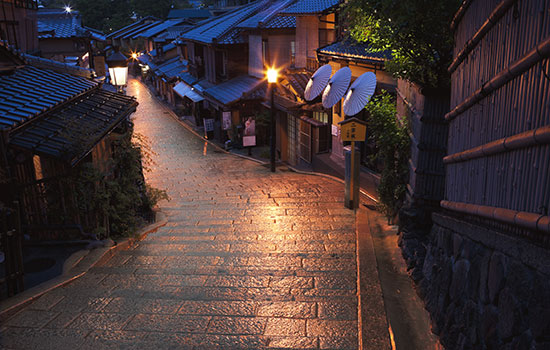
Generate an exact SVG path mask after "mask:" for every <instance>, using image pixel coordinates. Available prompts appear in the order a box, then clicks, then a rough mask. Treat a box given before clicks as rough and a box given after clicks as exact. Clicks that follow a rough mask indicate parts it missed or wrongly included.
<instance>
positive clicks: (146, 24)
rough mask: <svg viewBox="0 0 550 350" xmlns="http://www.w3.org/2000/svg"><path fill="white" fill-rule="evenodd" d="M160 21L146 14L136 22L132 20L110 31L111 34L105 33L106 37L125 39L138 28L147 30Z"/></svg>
mask: <svg viewBox="0 0 550 350" xmlns="http://www.w3.org/2000/svg"><path fill="white" fill-rule="evenodd" d="M158 22H160V21H159V20H158V19H156V18H155V17H152V16H148V17H145V18H142V19H140V20H139V21H137V22H134V23H132V24H129V25H127V26H126V27H123V28H120V29H119V30H116V31H114V32H112V33H111V34H109V35H107V38H109V39H120V38H123V39H126V38H128V37H129V35H133V34H135V33H136V32H138V31H139V30H142V31H143V30H147V29H148V28H150V27H151V26H152V25H154V24H155V23H158Z"/></svg>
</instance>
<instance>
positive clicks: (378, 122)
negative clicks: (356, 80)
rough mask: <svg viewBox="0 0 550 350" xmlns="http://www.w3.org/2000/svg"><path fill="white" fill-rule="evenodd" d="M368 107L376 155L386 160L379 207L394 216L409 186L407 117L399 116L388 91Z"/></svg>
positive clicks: (388, 214)
mask: <svg viewBox="0 0 550 350" xmlns="http://www.w3.org/2000/svg"><path fill="white" fill-rule="evenodd" d="M366 109H367V111H368V113H369V117H368V127H369V138H370V139H371V141H373V142H374V143H375V144H376V147H377V150H378V152H377V153H376V154H375V155H374V157H375V158H376V160H381V161H382V162H383V164H384V166H383V169H382V172H381V174H380V185H379V186H378V195H379V197H380V209H381V211H382V212H383V213H384V214H385V215H386V216H387V217H388V219H392V218H394V217H395V216H396V215H397V213H398V212H399V209H400V208H401V206H402V204H403V201H404V198H405V193H406V190H407V182H408V160H409V155H410V138H409V133H408V126H407V121H406V119H405V118H398V117H397V111H396V108H395V101H394V98H393V97H392V96H391V95H390V94H388V93H385V92H384V93H383V94H381V95H378V96H376V97H374V98H373V100H372V101H371V102H370V103H369V104H367V106H366Z"/></svg>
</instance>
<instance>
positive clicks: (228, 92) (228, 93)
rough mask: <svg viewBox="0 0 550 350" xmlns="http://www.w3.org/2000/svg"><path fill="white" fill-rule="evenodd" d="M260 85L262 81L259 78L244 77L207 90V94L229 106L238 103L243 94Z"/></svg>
mask: <svg viewBox="0 0 550 350" xmlns="http://www.w3.org/2000/svg"><path fill="white" fill-rule="evenodd" d="M260 83H261V80H260V79H258V78H254V77H251V76H249V75H242V76H239V77H236V78H233V79H231V80H228V81H226V82H224V83H221V84H219V85H215V86H213V87H211V88H209V89H207V90H206V91H205V94H206V95H208V96H210V97H212V98H214V99H215V100H216V101H218V102H220V103H222V104H224V105H229V104H231V103H233V102H236V101H238V100H239V99H240V98H241V97H242V96H243V94H245V93H247V92H249V91H251V90H252V89H254V88H255V87H256V86H258V84H260Z"/></svg>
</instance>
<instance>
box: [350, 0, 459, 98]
mask: <svg viewBox="0 0 550 350" xmlns="http://www.w3.org/2000/svg"><path fill="white" fill-rule="evenodd" d="M460 3H461V1H460V0H436V1H432V0H407V1H402V0H350V1H349V2H348V6H347V7H346V8H345V11H343V13H344V21H345V22H347V23H348V25H349V29H350V34H351V36H352V37H353V38H354V39H356V40H358V41H368V42H370V43H371V44H372V45H373V46H374V47H376V48H378V49H389V50H391V51H392V55H393V59H392V60H391V61H390V62H388V63H386V69H387V70H388V71H389V72H391V73H393V74H394V75H395V76H396V77H400V78H404V79H407V80H410V81H412V82H414V83H417V84H419V85H420V86H422V87H427V88H441V87H444V88H447V87H448V86H449V81H450V80H449V74H448V72H447V67H448V66H449V64H450V62H451V59H452V49H453V44H454V43H453V35H452V33H451V30H450V28H449V26H450V23H451V20H452V18H453V16H454V14H455V12H456V11H457V10H458V7H459V6H460Z"/></svg>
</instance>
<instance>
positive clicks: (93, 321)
mask: <svg viewBox="0 0 550 350" xmlns="http://www.w3.org/2000/svg"><path fill="white" fill-rule="evenodd" d="M130 318H131V316H130V315H124V314H115V313H101V314H96V313H81V314H80V315H78V316H77V317H76V318H75V319H74V320H73V321H72V322H71V323H70V324H69V325H68V326H67V328H71V329H81V330H92V329H104V330H118V329H122V327H124V325H125V324H126V323H127V322H128V320H129V319H130Z"/></svg>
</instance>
